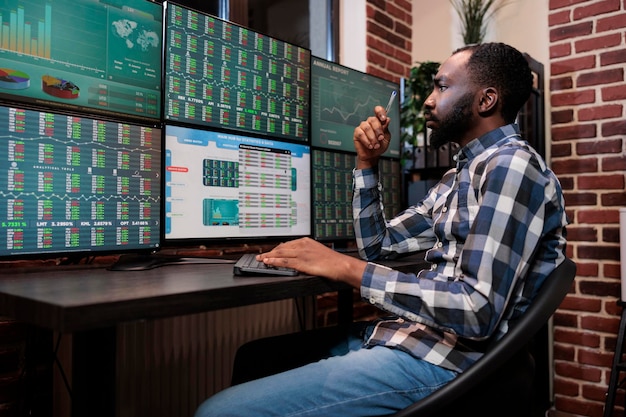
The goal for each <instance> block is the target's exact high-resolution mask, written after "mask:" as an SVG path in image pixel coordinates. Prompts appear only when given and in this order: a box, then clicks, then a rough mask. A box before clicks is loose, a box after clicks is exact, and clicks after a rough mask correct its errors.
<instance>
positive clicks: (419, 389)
mask: <svg viewBox="0 0 626 417" xmlns="http://www.w3.org/2000/svg"><path fill="white" fill-rule="evenodd" d="M362 342H363V340H362V339H360V338H357V337H350V338H349V339H348V340H347V341H346V342H344V343H342V344H340V345H338V346H337V347H336V348H334V349H333V350H332V351H331V354H333V355H339V356H331V357H329V358H327V359H322V360H320V361H319V362H315V363H311V364H308V365H305V366H302V367H299V368H295V369H292V370H288V371H286V372H282V373H279V374H276V375H272V376H268V377H264V378H261V379H257V380H253V381H250V382H246V383H243V384H240V385H235V386H233V387H230V388H227V389H226V390H224V391H221V392H219V393H217V394H216V395H214V396H213V397H211V398H209V399H208V400H206V401H205V402H204V403H202V404H201V405H200V407H199V408H198V410H197V411H196V414H195V417H214V416H215V417H217V416H219V417H227V416H228V417H235V416H238V417H251V416H259V417H270V416H281V417H286V416H307V417H312V416H319V417H333V416H337V417H348V416H358V417H364V416H380V415H384V414H391V413H393V412H394V411H397V410H400V409H402V408H404V407H406V406H408V405H410V404H412V403H414V402H416V401H418V400H420V399H421V398H424V397H425V396H427V395H428V394H430V393H431V392H433V391H435V390H437V389H438V388H440V387H441V386H443V385H445V384H446V383H448V382H449V381H450V380H451V379H453V378H454V377H455V376H456V373H455V372H453V371H449V370H446V369H443V368H441V367H439V366H436V365H432V364H430V363H428V362H426V361H423V360H419V359H416V358H414V357H413V356H411V355H409V354H408V353H405V352H402V351H400V350H397V349H390V348H387V347H383V346H376V347H373V348H362V347H361V345H362Z"/></svg>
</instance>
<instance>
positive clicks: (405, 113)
mask: <svg viewBox="0 0 626 417" xmlns="http://www.w3.org/2000/svg"><path fill="white" fill-rule="evenodd" d="M439 65H440V64H439V62H434V61H424V62H420V63H418V64H417V65H415V66H414V67H412V68H411V71H410V74H409V77H408V78H406V79H405V80H404V91H405V94H404V96H405V97H404V101H403V102H402V107H401V108H400V126H401V127H402V142H403V143H405V144H408V145H412V146H417V135H418V134H419V133H421V132H424V130H425V123H426V121H425V120H424V111H423V107H424V101H426V98H427V97H428V95H429V94H430V92H431V91H432V89H433V80H434V78H435V74H437V71H438V70H439Z"/></svg>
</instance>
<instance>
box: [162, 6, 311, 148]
mask: <svg viewBox="0 0 626 417" xmlns="http://www.w3.org/2000/svg"><path fill="white" fill-rule="evenodd" d="M166 15H167V17H166V25H165V42H166V48H165V62H164V65H165V87H164V88H165V103H164V104H165V110H164V117H165V119H166V120H172V121H179V122H185V123H191V124H196V125H204V126H210V127H216V128H225V129H235V130H238V131H242V132H247V133H251V134H255V135H258V134H263V135H266V136H271V137H274V138H282V139H291V140H301V141H307V140H308V131H309V127H308V123H309V122H308V120H309V83H310V51H309V50H308V49H304V48H301V47H298V46H295V45H292V44H289V43H286V42H283V41H280V40H277V39H274V38H272V37H269V36H266V35H262V34H260V33H257V32H254V31H252V30H250V29H247V28H244V27H241V26H237V25H235V24H232V23H230V22H227V21H224V20H220V19H219V18H216V17H213V16H210V15H207V14H203V13H201V12H197V11H194V10H191V9H188V8H185V7H183V6H180V5H176V4H174V3H169V4H167V5H166Z"/></svg>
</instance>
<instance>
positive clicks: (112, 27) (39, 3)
mask: <svg viewBox="0 0 626 417" xmlns="http://www.w3.org/2000/svg"><path fill="white" fill-rule="evenodd" d="M0 21H1V23H2V24H1V25H0V27H1V28H2V30H1V31H0V99H1V100H3V101H4V102H5V104H6V103H8V104H15V105H17V106H20V105H24V104H26V105H34V106H41V107H43V108H49V109H51V110H53V111H54V110H55V109H56V110H60V111H76V112H83V113H87V114H92V115H94V116H95V117H102V116H105V117H123V118H125V119H126V118H132V119H136V120H137V121H138V122H146V123H152V122H153V121H155V120H157V121H158V120H159V119H160V117H161V82H162V77H161V67H162V65H161V58H162V42H161V38H162V33H163V32H162V26H163V23H162V22H163V9H162V6H161V5H160V4H158V3H154V2H152V1H148V0H124V1H123V2H122V1H119V0H112V1H107V0H55V1H51V0H6V1H4V2H2V3H1V4H0Z"/></svg>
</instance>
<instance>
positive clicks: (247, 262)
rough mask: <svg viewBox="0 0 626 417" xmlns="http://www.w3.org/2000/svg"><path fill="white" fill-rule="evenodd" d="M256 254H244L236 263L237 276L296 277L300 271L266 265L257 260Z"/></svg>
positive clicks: (235, 272)
mask: <svg viewBox="0 0 626 417" xmlns="http://www.w3.org/2000/svg"><path fill="white" fill-rule="evenodd" d="M256 255H257V254H256V253H244V254H243V255H242V256H241V258H239V260H238V261H237V262H236V263H235V266H234V267H233V272H234V274H235V275H287V276H291V277H293V276H296V275H298V271H296V270H295V269H292V268H283V267H275V266H270V265H266V264H264V263H263V262H259V261H257V260H256Z"/></svg>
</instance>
